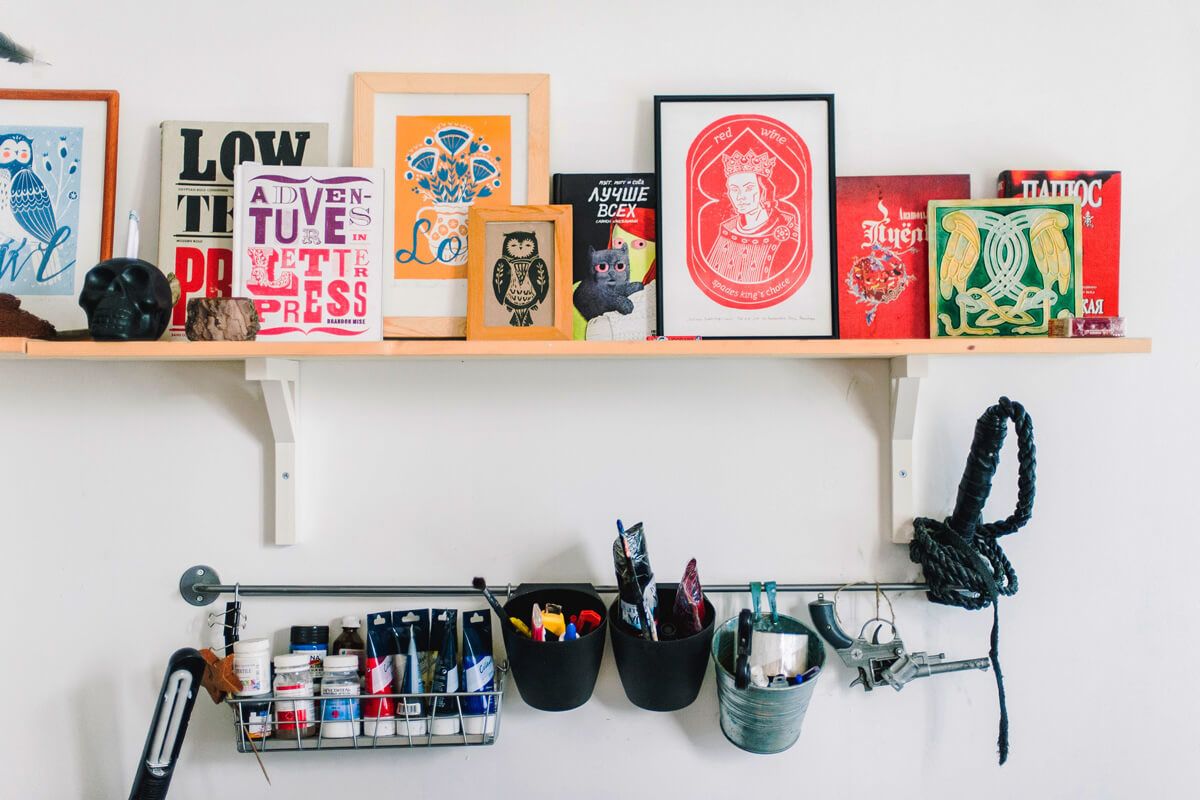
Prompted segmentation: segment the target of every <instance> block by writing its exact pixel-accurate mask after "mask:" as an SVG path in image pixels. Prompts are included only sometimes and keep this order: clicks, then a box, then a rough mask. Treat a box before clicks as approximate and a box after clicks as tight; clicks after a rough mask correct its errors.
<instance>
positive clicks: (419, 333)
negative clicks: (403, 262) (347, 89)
mask: <svg viewBox="0 0 1200 800" xmlns="http://www.w3.org/2000/svg"><path fill="white" fill-rule="evenodd" d="M377 94H510V95H518V94H523V95H526V96H527V97H528V103H529V106H528V108H529V147H528V154H527V162H528V169H527V173H528V175H527V177H528V180H527V187H526V190H525V202H526V203H529V204H531V205H538V204H545V203H548V202H550V76H549V75H546V74H540V73H511V74H487V73H461V74H459V73H419V72H356V73H354V151H353V160H352V162H351V163H352V164H353V165H354V166H356V167H374V166H377V165H376V164H375V163H374V161H375V95H377ZM385 168H386V169H388V170H389V172H390V170H391V169H392V168H393V165H390V164H389V165H385ZM393 177H394V176H391V175H389V179H391V178H393ZM393 201H394V198H393ZM391 206H392V203H389V208H390V207H391ZM469 235H470V233H469V229H468V236H469ZM468 258H469V251H468ZM387 264H388V268H389V269H390V267H391V264H392V259H391V258H390V257H389V259H388V260H387ZM390 274H391V273H390V272H389V273H387V274H386V275H385V276H384V280H385V281H386V280H388V275H390ZM465 322H466V320H465V318H463V317H437V316H429V317H413V316H405V317H397V316H392V317H389V316H387V315H386V314H385V315H384V317H383V337H384V338H385V339H408V338H430V339H450V338H460V337H462V336H464V335H465V333H466V328H465Z"/></svg>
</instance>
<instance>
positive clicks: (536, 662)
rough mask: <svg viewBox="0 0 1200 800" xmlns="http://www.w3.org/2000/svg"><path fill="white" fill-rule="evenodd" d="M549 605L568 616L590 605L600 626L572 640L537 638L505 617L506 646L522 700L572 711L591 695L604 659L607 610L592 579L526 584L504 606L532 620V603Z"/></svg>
mask: <svg viewBox="0 0 1200 800" xmlns="http://www.w3.org/2000/svg"><path fill="white" fill-rule="evenodd" d="M534 603H537V604H538V605H540V606H542V607H543V608H545V606H546V603H558V604H559V605H561V606H562V607H563V613H564V614H565V615H566V616H568V617H569V616H570V615H571V614H578V613H579V612H580V611H582V610H584V609H591V610H592V611H595V612H596V613H597V614H599V615H600V626H599V627H598V628H595V629H593V630H591V631H588V632H587V633H586V634H585V635H583V636H580V637H579V638H578V639H573V640H571V641H569V642H562V641H556V642H535V641H533V640H532V639H528V638H526V637H524V636H522V635H521V634H519V633H517V632H516V631H514V630H513V629H512V626H511V625H509V624H508V622H507V621H504V622H503V624H501V626H500V628H501V630H502V631H503V632H504V649H505V650H507V651H508V664H509V667H510V668H511V669H512V674H513V678H514V679H515V680H516V683H517V691H519V692H520V693H521V699H522V700H524V701H525V702H526V703H527V704H528V705H530V706H532V707H534V708H537V709H540V710H542V711H569V710H571V709H572V708H578V707H579V706H581V705H583V704H584V703H586V702H587V701H588V698H590V697H591V696H592V689H594V688H595V686H596V676H598V675H599V674H600V661H601V659H602V658H603V657H604V629H605V627H606V626H607V625H608V612H607V610H606V609H605V608H604V601H603V600H601V599H600V595H598V594H596V590H595V588H593V586H592V585H591V584H590V583H523V584H521V585H520V586H518V587H517V590H516V592H515V593H514V594H513V597H512V599H510V600H509V601H508V602H507V603H505V604H504V611H505V613H506V614H508V615H509V616H510V617H516V618H517V619H519V620H522V621H523V622H525V624H527V625H528V624H529V618H530V615H531V614H532V612H533V604H534Z"/></svg>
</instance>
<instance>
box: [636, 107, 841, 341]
mask: <svg viewBox="0 0 1200 800" xmlns="http://www.w3.org/2000/svg"><path fill="white" fill-rule="evenodd" d="M774 102H817V103H824V104H825V105H826V138H827V141H828V154H827V158H828V184H829V185H828V187H827V196H828V203H829V205H828V208H829V233H828V235H829V332H828V333H821V334H795V335H787V334H780V335H745V336H724V335H722V336H700V337H698V338H705V339H838V338H840V333H839V329H838V291H837V280H838V274H837V169H836V154H835V135H834V130H835V127H834V95H833V94H832V93H809V94H739V95H692V94H688V95H655V96H654V174H655V183H656V186H655V189H656V194H657V199H658V216H657V228H658V233H657V239H658V241H657V243H656V247H657V254H656V257H657V261H658V274H657V280H658V292H657V294H658V297H657V314H658V325H657V327H658V332H659V334H660V335H662V336H673V335H682V334H673V333H672V332H671V330H669V329H668V324H667V316H666V313H665V312H666V310H667V307H668V305H669V300H668V298H667V291H666V285H667V280H666V276H667V273H668V272H671V271H672V267H671V262H670V261H669V260H668V259H669V258H670V257H671V254H670V253H669V252H666V250H667V248H665V246H664V245H665V240H666V239H667V238H668V237H667V235H666V231H667V229H668V226H669V225H671V224H672V221H671V220H670V218H669V216H668V217H664V214H663V211H664V209H665V208H666V206H667V197H668V194H667V192H666V189H667V187H666V186H664V182H663V141H662V122H663V120H662V115H663V106H664V105H665V104H671V103H695V104H703V103H760V104H763V103H774ZM818 190H819V189H818V187H815V186H814V187H813V192H814V194H815V193H816V192H817V191H818ZM685 224H686V221H685ZM814 236H815V231H814ZM686 257H687V256H686V254H685V255H684V258H686ZM818 268H819V265H817V264H816V263H814V264H813V265H812V272H814V273H815V271H816V270H817V269H818ZM678 269H679V267H678V266H677V267H675V270H676V271H677V270H678ZM686 338H692V337H691V336H690V335H688V336H687V337H686Z"/></svg>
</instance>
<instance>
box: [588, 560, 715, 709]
mask: <svg viewBox="0 0 1200 800" xmlns="http://www.w3.org/2000/svg"><path fill="white" fill-rule="evenodd" d="M620 602H621V601H620V599H619V598H618V599H617V600H614V601H613V604H612V606H611V607H610V608H609V615H610V616H611V617H612V620H613V623H612V625H610V626H609V628H610V630H611V632H612V633H611V635H612V645H613V656H615V657H616V659H617V672H618V673H620V675H621V686H623V687H624V688H625V696H626V697H628V698H629V702H631V703H633V704H634V705H635V706H637V707H639V708H644V709H646V710H647V711H678V710H679V709H681V708H686V707H688V706H690V705H691V704H692V703H693V702H694V701H695V699H696V696H697V695H699V694H700V687H701V685H702V684H703V683H704V674H705V672H706V671H707V668H708V653H709V649H710V648H711V647H712V638H713V628H714V623H715V621H716V611H715V610H714V609H713V605H712V603H710V602H708V598H707V597H706V598H704V628H703V629H702V630H701V631H700V632H699V633H695V634H692V635H691V636H688V637H687V638H685V639H671V640H664V641H659V642H653V641H650V640H648V639H643V638H642V636H641V634H640V633H638V632H637V631H635V630H634V629H633V628H630V627H628V626H626V625H625V624H624V623H622V622H621V617H620V614H619V613H618V611H617V604H618V603H620ZM674 605H675V586H672V585H669V584H668V585H662V584H660V585H659V587H658V608H659V614H660V616H661V615H662V614H664V613H665V614H667V615H669V614H670V613H671V609H672V608H673V607H674Z"/></svg>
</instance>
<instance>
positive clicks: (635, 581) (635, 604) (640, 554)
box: [613, 522, 658, 631]
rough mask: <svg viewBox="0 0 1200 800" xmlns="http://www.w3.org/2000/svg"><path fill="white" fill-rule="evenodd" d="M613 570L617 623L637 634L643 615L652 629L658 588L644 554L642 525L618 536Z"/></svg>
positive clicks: (645, 551)
mask: <svg viewBox="0 0 1200 800" xmlns="http://www.w3.org/2000/svg"><path fill="white" fill-rule="evenodd" d="M627 544H628V548H626V545H627ZM627 550H628V555H626V551H627ZM613 566H614V567H615V568H616V573H617V588H618V594H619V596H620V603H619V605H620V608H621V621H622V622H624V623H625V624H626V625H628V626H629V627H631V628H633V629H634V630H636V631H640V630H641V629H642V614H646V615H647V616H648V617H649V623H650V624H651V625H653V624H654V618H655V616H656V614H657V613H658V586H657V585H656V584H655V582H654V570H652V569H651V568H650V554H649V552H647V550H646V532H645V531H644V530H643V529H642V523H640V522H639V523H638V524H636V525H634V526H632V527H630V528H627V529H625V531H624V533H621V534H618V536H617V538H616V540H615V541H614V542H613ZM639 607H641V609H642V611H641V612H639V610H638V609H639Z"/></svg>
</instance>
